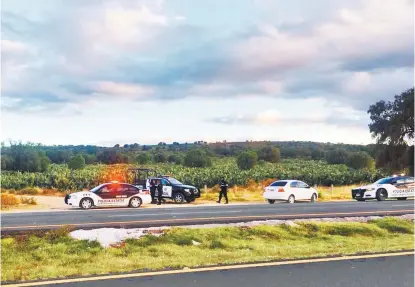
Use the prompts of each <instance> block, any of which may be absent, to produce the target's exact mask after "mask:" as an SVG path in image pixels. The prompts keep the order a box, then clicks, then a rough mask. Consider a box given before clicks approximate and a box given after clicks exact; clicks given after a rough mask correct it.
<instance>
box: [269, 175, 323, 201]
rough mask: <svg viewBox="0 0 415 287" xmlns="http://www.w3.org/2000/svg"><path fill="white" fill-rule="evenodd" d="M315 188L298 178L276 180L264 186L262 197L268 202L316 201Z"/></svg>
mask: <svg viewBox="0 0 415 287" xmlns="http://www.w3.org/2000/svg"><path fill="white" fill-rule="evenodd" d="M317 194H318V192H317V190H315V189H314V188H312V187H310V186H309V185H307V184H306V183H304V182H302V181H299V180H278V181H275V182H273V183H271V185H269V186H267V187H266V188H265V192H264V194H263V196H264V198H265V199H267V200H268V202H269V203H270V204H273V203H274V202H275V201H277V200H280V201H287V202H288V203H294V202H295V201H296V200H310V201H311V202H315V201H317V197H318V196H317Z"/></svg>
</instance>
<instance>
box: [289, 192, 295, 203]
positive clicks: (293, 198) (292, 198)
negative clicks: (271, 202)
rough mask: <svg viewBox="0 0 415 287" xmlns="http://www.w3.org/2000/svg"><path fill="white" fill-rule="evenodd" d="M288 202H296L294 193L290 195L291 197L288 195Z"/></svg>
mask: <svg viewBox="0 0 415 287" xmlns="http://www.w3.org/2000/svg"><path fill="white" fill-rule="evenodd" d="M287 202H288V203H294V202H295V197H294V195H292V194H291V195H290V197H288V200H287Z"/></svg>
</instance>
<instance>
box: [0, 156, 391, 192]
mask: <svg viewBox="0 0 415 287" xmlns="http://www.w3.org/2000/svg"><path fill="white" fill-rule="evenodd" d="M128 167H131V165H126V164H120V165H100V164H98V165H88V166H87V167H85V168H84V169H82V170H70V169H69V168H68V167H67V166H66V165H51V166H50V167H49V169H48V171H47V172H43V173H22V172H9V171H3V172H2V173H1V181H2V182H1V184H2V188H4V189H22V188H25V187H34V186H37V187H41V188H55V189H59V190H80V189H84V188H91V187H93V186H95V185H98V184H100V183H103V182H108V181H111V180H119V181H125V180H126V178H125V177H126V169H127V168H128ZM141 167H144V166H141ZM145 167H150V168H155V169H156V170H157V171H158V172H159V173H160V174H169V175H171V176H173V177H175V178H177V179H178V180H180V181H182V182H183V183H187V184H194V185H196V186H198V187H200V188H201V187H203V186H205V185H207V186H208V187H212V186H214V185H216V184H217V183H218V181H219V180H220V178H221V177H222V176H225V177H226V179H227V180H228V181H229V183H230V185H231V186H232V185H246V184H247V183H248V181H250V180H251V181H252V180H254V181H256V182H259V181H263V180H267V179H299V180H303V181H305V182H307V183H308V184H310V185H314V184H317V185H322V186H328V185H331V184H333V185H351V184H358V183H362V182H373V181H374V180H376V179H378V178H380V177H382V176H384V174H382V172H381V171H379V170H354V169H350V168H348V167H347V166H345V165H329V164H327V163H325V162H322V161H312V160H283V161H281V162H280V163H278V164H272V163H264V164H261V165H257V166H256V167H255V168H253V169H251V170H246V171H243V170H240V169H239V168H238V167H237V165H236V162H235V160H234V159H229V158H228V159H216V160H215V161H214V162H213V166H212V167H208V168H187V167H183V166H181V165H174V164H157V165H146V166H145Z"/></svg>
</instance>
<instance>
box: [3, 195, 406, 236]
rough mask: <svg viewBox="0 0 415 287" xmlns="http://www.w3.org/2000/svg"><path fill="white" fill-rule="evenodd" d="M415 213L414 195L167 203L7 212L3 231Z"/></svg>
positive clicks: (7, 232) (5, 232) (18, 231)
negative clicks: (364, 199)
mask: <svg viewBox="0 0 415 287" xmlns="http://www.w3.org/2000/svg"><path fill="white" fill-rule="evenodd" d="M408 213H414V201H413V200H408V201H395V200H390V201H383V202H377V201H370V202H357V201H348V202H322V203H310V202H300V203H295V204H287V203H281V204H273V205H271V204H249V205H218V206H202V205H200V206H191V207H190V206H187V207H169V206H168V205H164V206H161V208H140V209H131V208H115V209H114V208H108V209H92V210H79V209H76V210H68V211H50V212H26V213H3V214H2V216H1V223H2V226H1V231H2V235H4V234H11V233H20V232H26V231H29V230H50V229H56V228H60V227H62V226H65V225H70V226H71V227H72V228H74V229H93V228H101V227H115V228H127V227H128V228H132V227H154V226H166V225H170V226H171V225H174V226H179V225H190V224H207V223H231V222H246V221H254V220H270V219H294V218H323V217H349V216H370V215H379V216H384V215H402V214H408Z"/></svg>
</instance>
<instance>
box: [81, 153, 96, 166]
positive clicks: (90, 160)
mask: <svg viewBox="0 0 415 287" xmlns="http://www.w3.org/2000/svg"><path fill="white" fill-rule="evenodd" d="M82 156H83V157H84V159H85V164H94V163H96V162H97V156H96V155H94V154H83V155H82Z"/></svg>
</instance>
